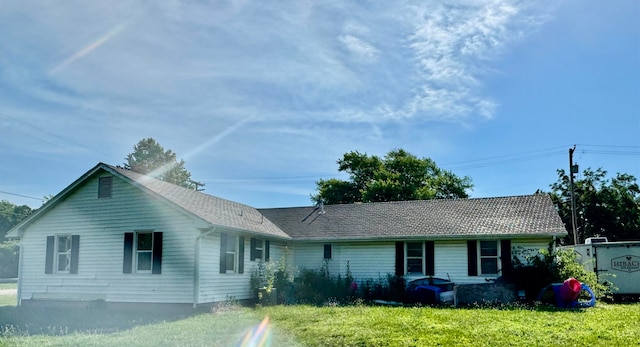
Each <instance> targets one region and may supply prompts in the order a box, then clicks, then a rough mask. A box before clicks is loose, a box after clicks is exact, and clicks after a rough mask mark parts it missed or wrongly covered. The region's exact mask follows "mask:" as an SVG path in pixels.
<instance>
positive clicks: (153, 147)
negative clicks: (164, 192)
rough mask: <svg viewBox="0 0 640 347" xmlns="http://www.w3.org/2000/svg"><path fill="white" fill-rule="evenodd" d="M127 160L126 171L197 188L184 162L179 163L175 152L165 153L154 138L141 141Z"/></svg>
mask: <svg viewBox="0 0 640 347" xmlns="http://www.w3.org/2000/svg"><path fill="white" fill-rule="evenodd" d="M125 159H126V160H127V161H126V162H125V163H124V167H125V168H126V169H129V170H131V171H135V172H139V173H141V174H145V175H151V176H153V177H155V178H157V179H160V180H162V181H165V182H169V183H173V184H177V185H180V186H183V187H187V188H195V184H194V183H193V181H191V173H190V172H189V171H187V169H185V168H184V160H180V161H178V160H177V159H176V154H175V153H174V152H173V151H171V150H170V149H169V150H166V151H165V149H164V148H163V147H162V146H161V145H160V144H159V143H157V142H156V140H154V139H152V138H146V139H142V140H140V142H138V144H136V145H135V146H133V153H130V154H128V155H127V157H126V158H125ZM199 185H200V186H202V185H204V184H199Z"/></svg>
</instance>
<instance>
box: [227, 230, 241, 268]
mask: <svg viewBox="0 0 640 347" xmlns="http://www.w3.org/2000/svg"><path fill="white" fill-rule="evenodd" d="M226 250H227V251H226V254H225V263H226V266H227V267H226V269H225V270H226V271H227V272H235V271H236V264H237V261H236V254H237V253H238V238H237V237H236V236H233V235H229V236H227V248H226Z"/></svg>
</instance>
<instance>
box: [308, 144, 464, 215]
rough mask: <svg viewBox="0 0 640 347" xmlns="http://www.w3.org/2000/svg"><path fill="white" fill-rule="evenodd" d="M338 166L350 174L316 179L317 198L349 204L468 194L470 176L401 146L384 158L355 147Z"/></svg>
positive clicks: (329, 202) (330, 202) (332, 202)
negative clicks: (438, 164) (413, 153)
mask: <svg viewBox="0 0 640 347" xmlns="http://www.w3.org/2000/svg"><path fill="white" fill-rule="evenodd" d="M337 163H338V170H339V171H342V172H346V173H348V174H349V175H350V177H349V180H348V181H343V180H339V179H336V178H332V179H328V180H319V181H318V182H316V185H317V192H318V193H317V194H316V195H312V197H311V198H312V199H313V200H314V201H316V202H324V203H326V204H348V203H354V202H377V201H403V200H426V199H438V198H467V197H468V194H467V192H466V191H467V189H471V188H472V187H473V185H472V184H471V179H470V178H469V177H467V176H465V177H458V176H456V175H455V174H453V173H452V172H450V171H447V170H443V169H441V168H439V167H438V166H437V165H436V163H435V162H434V161H433V160H431V159H429V158H418V157H416V156H414V155H412V154H410V153H408V152H406V151H405V150H403V149H398V150H393V151H390V152H389V153H387V154H386V155H385V157H384V158H380V157H378V156H375V155H372V156H369V155H367V154H364V153H360V152H357V151H353V152H349V153H345V154H344V156H343V158H342V159H339V160H338V162H337Z"/></svg>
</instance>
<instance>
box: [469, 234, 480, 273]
mask: <svg viewBox="0 0 640 347" xmlns="http://www.w3.org/2000/svg"><path fill="white" fill-rule="evenodd" d="M476 244H477V241H476V240H469V241H467V264H468V274H469V276H478V248H477V245H476Z"/></svg>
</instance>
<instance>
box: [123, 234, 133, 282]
mask: <svg viewBox="0 0 640 347" xmlns="http://www.w3.org/2000/svg"><path fill="white" fill-rule="evenodd" d="M132 268H133V233H124V258H123V259H122V273H125V274H130V273H131V269H132Z"/></svg>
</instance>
